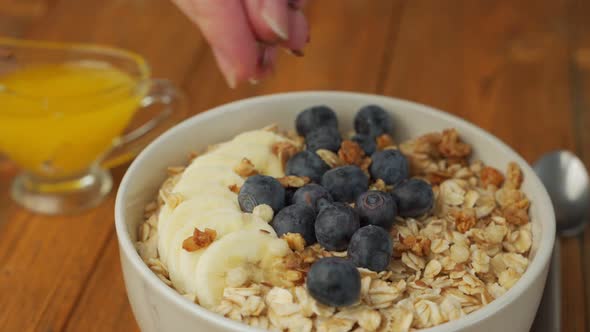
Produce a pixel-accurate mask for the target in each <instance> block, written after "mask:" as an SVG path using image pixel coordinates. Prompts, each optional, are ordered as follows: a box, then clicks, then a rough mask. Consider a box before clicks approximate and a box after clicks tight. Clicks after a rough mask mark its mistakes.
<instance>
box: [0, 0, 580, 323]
mask: <svg viewBox="0 0 590 332" xmlns="http://www.w3.org/2000/svg"><path fill="white" fill-rule="evenodd" d="M309 3H310V4H309V6H308V7H307V8H306V10H305V11H306V13H307V17H308V19H309V21H310V24H311V43H310V44H309V45H308V46H307V47H306V48H305V56H304V57H293V56H291V55H288V54H286V53H285V54H281V55H280V57H279V61H278V65H277V67H276V69H275V73H274V75H273V76H272V77H271V78H269V79H267V80H265V81H262V82H260V83H259V84H258V85H245V86H240V87H239V88H237V89H235V90H231V89H229V88H228V87H227V86H226V84H225V81H224V80H223V78H222V76H221V75H220V73H219V72H218V70H217V67H216V65H215V62H214V59H213V56H212V54H211V52H210V49H209V48H208V47H207V45H206V43H205V41H204V40H203V38H202V37H201V35H200V33H199V31H198V30H197V29H196V27H195V26H193V24H192V23H191V22H189V20H188V19H187V18H185V16H183V14H181V13H180V11H179V10H178V9H176V8H175V7H174V6H173V5H172V4H171V2H170V1H168V0H0V35H1V36H10V37H18V38H26V39H41V40H49V41H60V42H85V43H100V44H107V45H112V46H116V47H121V48H125V49H129V50H132V51H134V52H137V53H139V54H141V55H143V56H145V57H146V59H147V61H148V62H149V63H150V65H151V68H152V70H153V76H154V77H161V78H168V79H170V80H172V81H173V82H174V83H175V84H176V85H177V86H178V87H180V88H182V89H183V90H184V91H185V93H186V94H187V96H188V99H189V100H188V103H189V109H190V113H191V114H196V113H199V112H202V111H204V110H207V109H209V108H211V107H213V106H216V105H219V104H222V103H226V102H229V101H234V100H237V99H241V98H246V97H250V96H256V95H262V94H269V93H275V92H285V91H298V90H317V89H319V90H349V91H360V92H368V93H376V94H384V95H388V96H395V97H399V98H405V99H410V100H413V101H417V102H420V103H425V104H428V105H432V106H434V107H436V108H440V109H442V110H445V111H447V112H450V113H453V114H456V115H458V116H461V117H463V118H465V119H467V120H468V121H471V122H473V123H475V124H477V125H479V126H481V127H483V128H484V129H486V130H488V131H490V132H491V133H493V134H494V135H496V136H498V137H499V138H501V139H502V140H504V141H505V142H507V143H508V144H509V145H511V146H512V147H514V148H515V150H517V151H518V152H519V153H521V154H522V155H523V156H524V157H525V159H527V160H528V161H529V162H533V161H534V160H536V159H537V158H538V157H540V156H541V155H542V154H543V153H545V152H547V151H550V150H554V149H558V148H565V149H570V150H572V151H574V152H576V153H577V154H578V155H580V156H581V157H582V158H583V160H584V161H585V163H586V166H587V167H588V166H590V130H588V128H590V19H588V18H589V16H588V15H589V14H590V1H587V0H521V1H508V0H505V1H488V0H457V1H438V0H371V1H361V0H310V1H309ZM0 111H1V110H0ZM125 167H126V166H125V165H124V166H121V167H118V168H117V169H116V170H115V171H114V177H115V182H118V181H119V180H120V178H121V176H122V174H123V173H124V171H125ZM15 172H16V167H15V166H13V165H12V164H10V163H9V162H7V161H0V294H2V295H1V296H0V308H2V310H1V312H0V331H33V330H34V331H61V330H67V331H135V330H137V326H136V324H135V321H134V319H133V317H132V314H131V310H130V307H129V305H128V303H127V298H126V296H125V289H124V285H123V282H122V277H121V273H120V267H119V258H118V251H117V250H118V249H117V244H116V237H115V234H114V226H113V216H112V211H113V203H114V192H113V193H111V194H110V196H109V198H108V199H107V200H106V201H105V202H104V203H103V204H102V205H101V206H99V207H98V208H95V209H93V210H91V211H89V212H87V213H85V214H84V215H82V216H76V217H52V218H50V217H43V216H39V215H35V214H32V213H30V212H27V211H25V210H23V209H22V208H20V207H19V206H17V205H16V204H15V203H13V202H12V201H11V200H10V199H9V184H10V179H11V178H12V177H13V176H14V174H15ZM561 252H562V267H563V268H562V279H563V285H564V287H563V304H564V305H563V308H562V312H563V324H564V326H563V330H564V331H585V330H587V329H588V326H589V324H590V321H588V320H587V319H588V317H590V304H589V303H586V302H587V301H586V299H588V298H590V283H589V282H590V230H587V231H586V232H585V234H583V235H582V236H580V237H577V238H569V239H565V240H562V249H561Z"/></svg>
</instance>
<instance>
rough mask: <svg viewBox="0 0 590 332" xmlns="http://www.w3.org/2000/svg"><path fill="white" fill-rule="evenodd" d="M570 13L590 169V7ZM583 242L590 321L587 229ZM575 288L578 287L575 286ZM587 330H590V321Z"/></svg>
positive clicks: (582, 148) (584, 4)
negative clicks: (589, 17) (589, 19)
mask: <svg viewBox="0 0 590 332" xmlns="http://www.w3.org/2000/svg"><path fill="white" fill-rule="evenodd" d="M569 12H570V26H569V29H568V37H569V52H570V61H569V68H570V82H571V96H572V102H573V108H574V114H575V126H576V133H577V135H576V139H577V152H578V153H579V155H580V157H581V158H582V160H583V161H584V164H585V165H586V168H587V169H588V168H589V166H590V131H589V130H588V128H590V94H589V92H590V21H588V15H587V13H589V12H590V3H589V2H588V1H583V0H570V1H569ZM589 203H590V202H589ZM589 217H590V216H589ZM582 241H583V244H582V246H581V256H582V266H583V272H584V273H583V274H584V285H585V295H586V296H585V298H586V317H590V300H589V299H590V228H588V227H587V228H586V231H585V232H584V235H583V236H582ZM571 285H575V284H573V283H571ZM586 328H587V329H590V324H589V323H588V321H587V322H586Z"/></svg>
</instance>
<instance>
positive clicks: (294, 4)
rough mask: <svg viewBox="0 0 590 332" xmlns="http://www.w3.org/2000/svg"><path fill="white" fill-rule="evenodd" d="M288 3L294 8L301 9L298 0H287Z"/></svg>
mask: <svg viewBox="0 0 590 332" xmlns="http://www.w3.org/2000/svg"><path fill="white" fill-rule="evenodd" d="M287 5H288V6H289V8H291V9H293V10H299V1H297V0H289V1H287Z"/></svg>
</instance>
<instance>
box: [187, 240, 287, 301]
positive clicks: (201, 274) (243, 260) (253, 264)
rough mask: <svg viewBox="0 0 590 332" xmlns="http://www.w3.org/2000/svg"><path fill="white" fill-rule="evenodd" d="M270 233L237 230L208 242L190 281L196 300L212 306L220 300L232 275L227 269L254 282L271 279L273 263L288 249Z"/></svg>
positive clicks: (283, 242) (284, 254) (285, 253)
mask: <svg viewBox="0 0 590 332" xmlns="http://www.w3.org/2000/svg"><path fill="white" fill-rule="evenodd" d="M273 233H274V232H273ZM273 233H270V232H268V231H261V230H259V229H250V230H241V231H237V232H234V233H231V234H228V235H226V236H224V237H223V238H221V239H220V240H219V241H216V242H214V243H213V244H211V245H210V246H209V247H208V248H207V250H205V252H204V253H203V255H202V256H201V258H200V259H199V263H198V264H197V267H196V276H195V277H196V278H195V283H194V284H195V286H196V287H195V294H197V297H198V300H199V304H201V305H202V306H204V307H205V308H213V307H214V306H216V305H218V304H219V303H220V301H221V298H222V295H223V290H224V288H225V287H226V286H227V285H228V281H229V282H230V283H231V281H232V280H231V279H235V276H233V275H231V274H232V273H231V271H242V273H247V274H248V275H247V279H248V280H250V281H254V282H261V281H264V280H269V279H272V274H273V269H272V268H271V267H272V266H273V263H274V262H276V260H279V259H282V257H284V256H286V255H287V254H289V253H290V252H291V250H290V249H289V246H288V245H287V242H285V241H284V240H282V239H279V238H277V237H276V235H275V234H273ZM228 277H229V278H228ZM228 279H230V280H228Z"/></svg>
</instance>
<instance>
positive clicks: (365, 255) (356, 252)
mask: <svg viewBox="0 0 590 332" xmlns="http://www.w3.org/2000/svg"><path fill="white" fill-rule="evenodd" d="M392 253H393V241H392V240H391V236H390V235H389V233H388V232H387V231H385V230H384V229H383V228H381V227H378V226H374V225H369V226H365V227H363V228H361V229H359V230H358V231H356V233H354V235H353V236H352V239H350V245H349V246H348V258H349V259H350V260H351V261H352V262H353V263H354V265H356V266H358V267H364V268H367V269H369V270H372V271H375V272H381V271H384V270H385V269H386V268H387V266H389V260H390V259H391V254H392Z"/></svg>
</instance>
